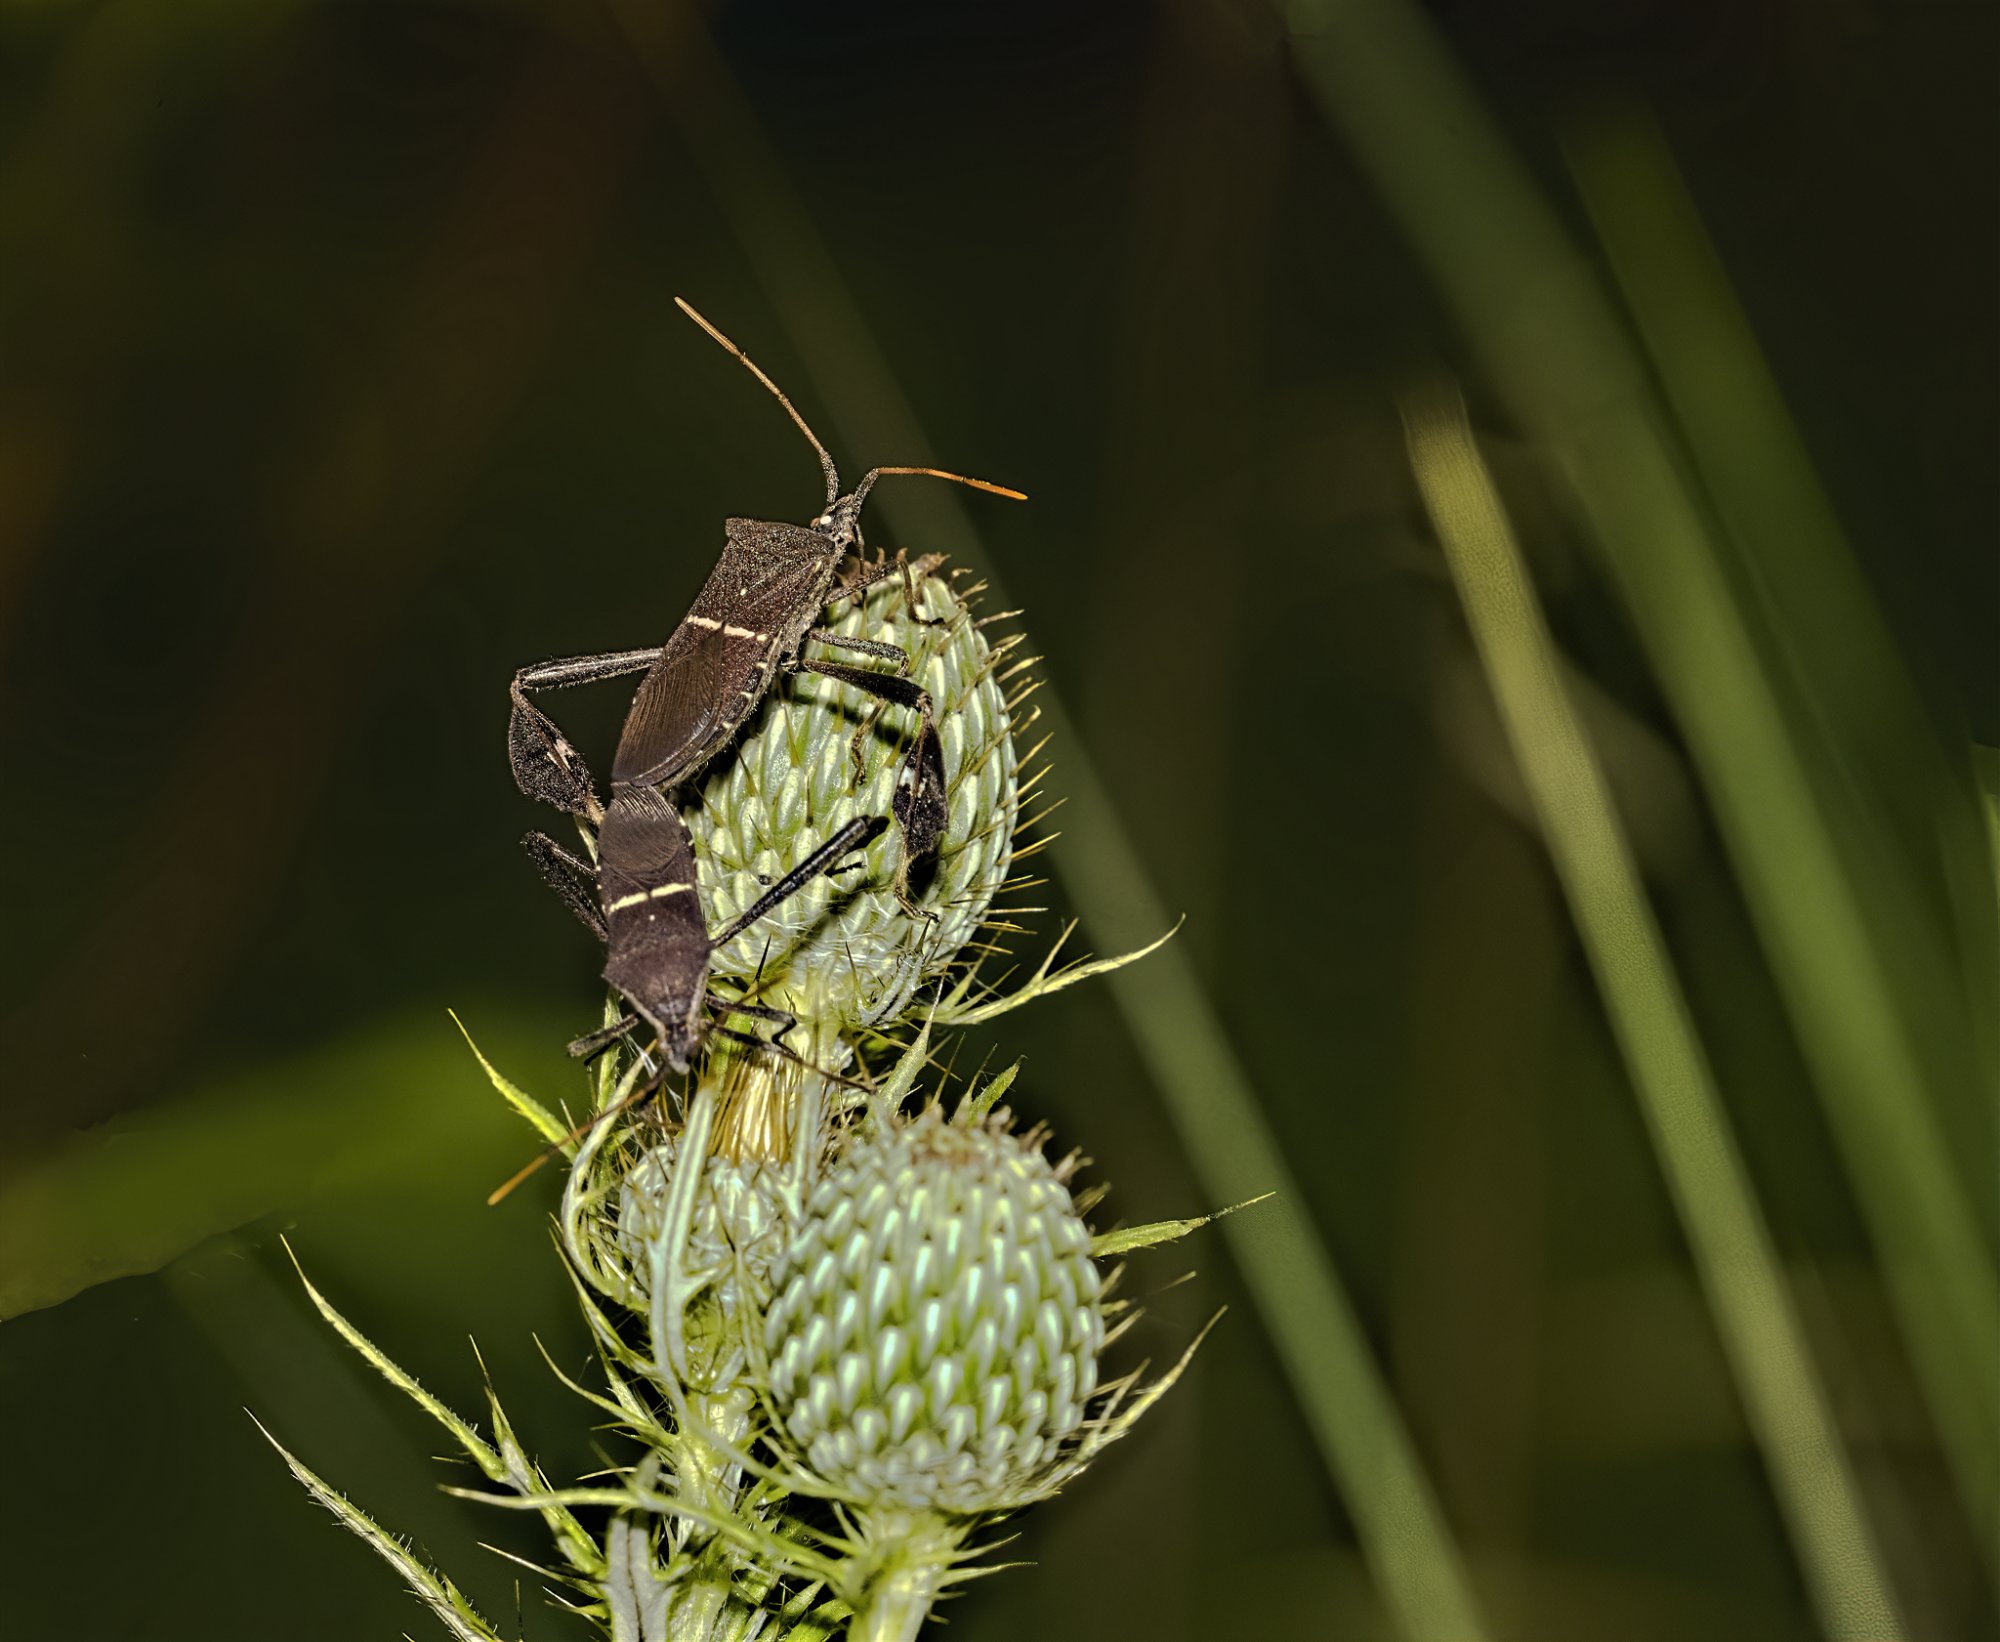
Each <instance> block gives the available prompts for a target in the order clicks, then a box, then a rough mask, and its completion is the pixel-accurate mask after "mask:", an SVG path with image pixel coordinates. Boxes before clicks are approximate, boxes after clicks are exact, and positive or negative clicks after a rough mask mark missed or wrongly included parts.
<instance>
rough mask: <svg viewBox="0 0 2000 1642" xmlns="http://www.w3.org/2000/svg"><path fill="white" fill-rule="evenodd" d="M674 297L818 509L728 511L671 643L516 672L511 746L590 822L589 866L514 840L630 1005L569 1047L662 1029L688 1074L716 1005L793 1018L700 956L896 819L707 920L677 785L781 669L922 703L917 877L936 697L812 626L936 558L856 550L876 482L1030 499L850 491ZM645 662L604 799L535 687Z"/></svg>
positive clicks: (928, 813)
mask: <svg viewBox="0 0 2000 1642" xmlns="http://www.w3.org/2000/svg"><path fill="white" fill-rule="evenodd" d="M674 300H675V302H676V303H677V304H678V305H679V307H680V309H681V311H682V312H683V313H685V314H686V315H687V316H688V317H689V318H690V319H692V320H693V321H694V322H695V323H696V324H697V325H699V326H701V328H702V329H703V330H705V331H706V332H707V333H708V334H709V335H710V336H711V337H713V338H714V339H715V340H716V341H717V342H718V343H720V344H721V345H722V346H723V347H724V348H726V349H727V350H728V351H729V352H730V353H731V354H733V355H735V357H736V358H737V359H738V360H739V361H741V363H742V364H743V365H744V366H745V368H747V369H748V370H749V371H750V373H751V374H752V375H753V376H755V377H756V378H757V380H758V381H759V382H761V383H762V384H763V385H764V387H765V388H767V389H768V390H769V391H770V392H771V394H772V395H773V396H774V397H775V398H776V399H777V401H778V403H779V404H781V405H783V406H784V408H785V411H786V414H787V415H789V416H790V417H791V419H792V421H793V422H794V423H796V424H797V426H798V428H799V430H800V432H802V433H803V434H804V435H805V436H806V439H807V441H808V442H809V443H810V444H811V445H812V447H813V450H814V452H815V453H816V454H817V455H818V457H819V464H820V469H821V471H822V473H823V474H824V475H825V477H826V505H825V507H824V509H823V510H822V511H821V513H820V515H819V517H818V518H816V519H814V520H813V521H812V523H811V524H810V525H806V526H800V525H789V524H776V523H772V522H769V521H765V520H757V519H730V520H728V521H727V523H726V524H725V526H724V542H723V549H722V556H721V558H720V559H719V560H718V561H717V562H716V566H715V569H714V570H713V571H712V572H711V573H710V575H709V578H708V580H707V581H706V582H705V583H704V584H703V586H702V589H701V591H700V593H698V594H697V595H696V596H695V601H694V605H693V607H692V608H691V609H690V610H689V611H688V613H687V614H686V615H685V616H683V617H682V618H681V621H680V625H679V626H678V627H676V628H675V629H674V631H673V634H672V636H671V637H669V638H668V640H667V642H666V643H665V644H664V645H661V646H659V647H657V648H655V649H648V650H622V651H618V652H615V653H612V654H607V655H596V656H577V657H571V658H568V659H565V660H559V661H547V662H542V663H539V664H537V665H535V666H532V667H524V668H522V669H521V670H520V672H518V673H516V674H515V675H514V682H513V687H512V692H511V693H512V701H513V712H512V716H511V718H510V720H509V722H508V727H507V751H508V756H509V759H510V761H511V763H512V765H513V770H514V779H515V781H516V782H517V783H518V784H519V786H520V788H521V790H522V791H523V792H524V793H526V794H527V795H528V796H529V797H531V798H538V799H541V800H542V801H543V802H545V803H548V804H552V805H554V806H555V807H556V808H557V809H560V810H565V811H567V812H568V813H569V814H571V815H574V816H578V817H580V818H581V819H582V820H583V821H584V822H585V823H586V824H587V825H588V826H589V827H591V828H592V829H593V830H594V832H595V837H596V855H597V862H596V866H595V867H594V868H593V867H592V866H591V865H590V864H589V863H587V862H585V861H583V860H581V859H579V858H578V857H577V856H575V855H573V854H571V853H570V852H569V851H567V850H565V849H564V848H562V846H561V845H559V844H557V843H556V842H555V840H554V839H552V838H549V837H548V836H547V835H545V834H543V833H530V834H529V835H528V837H527V838H526V839H525V840H524V842H525V843H526V844H527V847H528V850H529V853H530V854H531V855H532V856H533V857H534V859H535V863H536V865H537V866H538V867H539V868H540V869H541V872H542V875H543V877H544V878H546V879H547V880H548V882H549V884H550V886H551V887H552V888H553V889H554V890H555V891H556V892H557V894H558V895H560V896H561V897H562V899H563V901H564V902H565V903H566V904H567V905H568V906H569V908H570V909H571V911H573V912H574V913H576V915H577V916H578V917H579V918H581V919H582V920H583V922H584V923H585V924H586V925H588V926H589V927H590V928H591V929H592V930H594V931H595V932H596V933H597V935H598V937H599V938H600V939H601V940H603V941H604V943H605V947H606V954H607V955H606V961H605V965H604V977H605V979H606V980H607V981H609V982H610V983H611V985H612V986H613V987H614V988H616V989H617V991H618V992H619V993H620V994H621V995H622V996H623V997H624V998H625V1000H626V1002H627V1003H628V1004H629V1005H630V1006H631V1011H632V1012H631V1013H630V1014H628V1015H626V1016H625V1017H624V1019H622V1020H620V1021H616V1022H614V1023H613V1024H612V1025H610V1026H608V1027H606V1028H605V1029H604V1030H603V1031H602V1032H599V1033H593V1034H591V1035H590V1036H589V1037H587V1038H581V1039H579V1040H578V1041H577V1043H576V1044H575V1045H573V1046H572V1048H573V1049H575V1050H576V1051H577V1052H578V1053H590V1052H594V1051H595V1050H598V1049H601V1048H604V1047H606V1046H608V1045H609V1044H610V1043H612V1042H615V1041H616V1040H617V1039H618V1038H619V1037H621V1036H623V1035H624V1034H626V1033H628V1032H633V1031H636V1030H638V1029H640V1028H641V1026H642V1025H643V1026H646V1027H650V1028H651V1029H652V1031H653V1032H654V1033H655V1035H656V1036H657V1038H658V1042H659V1046H660V1051H661V1054H662V1055H663V1056H664V1058H665V1060H666V1062H667V1064H668V1066H670V1067H672V1068H673V1070H675V1071H676V1072H685V1071H686V1070H687V1069H688V1066H689V1064H690V1063H691V1061H692V1059H693V1057H694V1055H695V1054H696V1053H697V1051H698V1050H699V1049H700V1047H701V1044H702V1042H703V1040H704V1038H705V1037H706V1036H707V1034H708V1033H709V1032H711V1031H716V1032H726V1033H727V1034H728V1035H730V1036H738V1037H740V1036H743V1034H739V1033H736V1032H734V1031H731V1030H730V1029H728V1028H724V1027H721V1026H718V1025H716V1024H715V1022H714V1017H716V1016H718V1015H720V1014H723V1013H727V1014H733V1015H739V1016H745V1017H749V1018H752V1019H763V1020H765V1021H767V1022H772V1023H775V1024H776V1025H777V1027H778V1029H779V1030H778V1034H777V1036H782V1033H783V1030H784V1029H785V1028H786V1027H788V1026H790V1025H791V1024H792V1018H791V1017H790V1016H789V1015H787V1014H786V1013H785V1012H784V1011H782V1010H778V1009H774V1008H772V1007H770V1006H769V1005H765V1004H759V1003H755V1002H753V1001H750V1000H747V999H727V1000H725V999H720V998H717V997H714V996H713V995H711V994H710V992H709V990H708V973H709V961H710V959H711V958H712V957H713V955H714V954H715V952H716V951H717V950H718V949H719V948H720V947H722V946H723V945H724V944H725V943H727V942H728V941H730V940H732V939H734V938H735V937H736V936H737V935H740V934H741V933H743V931H745V930H746V929H748V928H749V927H750V926H751V925H753V924H755V923H756V922H757V921H758V920H759V919H761V918H762V917H764V916H765V915H766V914H767V913H769V912H771V911H773V910H774V909H775V908H776V907H778V906H779V905H780V904H782V903H783V902H784V901H786V900H787V899H789V898H790V897H791V896H792V895H794V894H796V893H797V892H798V891H799V890H800V889H802V888H803V887H804V886H805V885H806V884H808V883H810V882H812V880H813V879H815V878H817V877H819V876H820V875H821V874H822V873H826V872H830V871H833V870H835V869H837V868H838V867H839V866H840V864H841V863H842V862H844V861H845V860H847V858H848V857H849V856H851V855H853V854H854V852H856V851H857V850H861V849H865V848H866V847H867V846H868V845H869V844H871V843H872V842H874V840H875V839H876V838H877V837H879V836H880V835H881V833H882V832H883V831H884V830H885V829H886V828H887V826H888V825H889V819H890V818H889V817H884V816H879V815H875V816H857V817H855V818H854V819H853V820H852V821H850V822H848V823H847V824H846V825H845V826H844V827H842V828H840V829H839V830H838V831H837V832H836V833H834V835H833V836H832V837H830V838H828V839H827V840H826V841H825V842H824V843H823V844H821V845H820V846H819V848H817V849H816V850H814V851H813V852H812V853H811V854H810V855H808V856H807V857H806V858H805V859H804V860H802V861H801V862H799V864H798V865H797V866H796V867H794V868H793V869H792V870H791V871H790V872H788V873H786V874H785V875H784V876H783V877H782V878H781V879H779V880H778V881H777V882H776V883H774V884H773V885H771V887H770V889H769V890H768V891H767V892H766V893H765V894H763V895H762V896H760V897H759V898H758V899H757V900H756V902H755V903H754V904H752V905H751V906H749V907H747V908H745V909H744V911H743V912H742V914H741V915H740V916H738V917H737V918H735V919H733V920H731V921H730V922H729V923H728V924H727V925H726V926H724V927H723V928H722V929H720V930H715V931H711V930H710V929H709V927H708V921H707V917H706V915H705V914H704V913H703V911H702V908H701V897H700V894H699V893H698V891H697V889H696V886H695V860H694V845H693V841H692V839H691V838H690V836H689V833H688V828H687V824H686V822H684V821H683V820H682V819H681V816H680V812H679V810H678V809H676V808H675V805H674V802H673V799H672V797H671V794H672V793H673V791H674V789H676V788H678V787H681V786H684V785H685V784H686V783H688V782H691V781H693V780H695V779H696V778H697V777H698V776H700V775H701V773H702V772H703V771H704V770H705V769H706V768H707V767H708V765H709V764H710V763H711V762H712V761H713V760H714V759H715V757H716V756H717V755H718V754H719V753H721V752H722V751H723V750H724V748H726V747H727V746H728V745H729V743H730V741H731V739H732V738H733V737H734V736H735V734H736V732H737V731H738V730H739V729H741V728H742V726H743V724H744V722H745V721H746V720H747V719H748V718H749V717H750V715H751V714H752V713H753V712H754V711H755V710H756V709H757V706H758V704H759V703H760V702H762V701H763V699H764V697H765V696H766V694H768V693H769V691H770V689H771V687H772V685H773V684H774V683H775V682H776V681H777V679H778V677H779V676H780V675H781V674H784V673H787V672H804V673H816V674H819V675H820V676H822V677H825V678H829V679H833V680H835V681H836V682H838V683H841V684H846V685H852V686H854V687H855V688H857V689H859V690H862V691H865V692H866V693H868V694H870V695H873V696H875V697H876V698H877V699H878V700H881V701H884V702H887V703H890V704H892V705H895V706H898V707H904V708H908V709H910V710H911V711H913V712H914V713H915V714H916V717H917V730H916V733H915V736H914V737H913V739H912V741H911V743H910V747H909V750H908V752H907V754H906V755H905V757H904V761H903V765H902V768H901V769H900V770H899V771H898V774H897V782H896V788H895V792H894V795H893V797H892V798H891V801H890V811H891V815H892V816H893V818H894V821H895V823H896V825H897V827H898V828H899V829H900V831H901V834H902V841H903V866H902V869H901V871H900V872H899V874H898V885H897V889H898V893H899V894H903V893H905V889H906V886H907V885H908V883H909V882H910V881H912V880H913V879H915V880H918V881H921V878H922V876H923V874H924V873H925V872H926V871H927V870H929V868H930V867H932V866H933V865H934V864H935V861H936V857H937V853H938V850H939V846H940V843H941V840H942V838H943V835H944V830H945V824H946V820H947V817H948V814H949V805H948V803H947V796H948V795H947V793H946V790H945V769H944V755H943V751H942V748H941V745H940V742H939V738H938V731H937V720H936V713H935V709H934V707H933V704H932V702H931V699H930V696H929V695H928V693H926V692H925V691H924V690H923V689H922V687H921V686H920V685H919V684H918V683H917V681H916V680H915V679H913V678H911V677H910V676H909V674H908V671H907V669H908V667H909V664H910V658H909V655H908V654H907V652H905V651H904V650H903V649H901V648H900V647H899V646H897V645H893V644H886V643H881V642H878V641H876V640H872V639H864V638H850V637H847V636H845V635H843V634H840V633H836V632H832V631H830V630H828V629H826V628H823V627H821V626H819V625H817V623H818V622H819V620H820V618H821V615H822V613H823V611H824V610H825V609H826V607H827V605H828V604H829V602H832V601H835V600H839V599H855V598H859V597H861V596H862V595H863V594H865V593H866V592H867V591H868V590H869V589H870V588H872V587H874V586H876V585H877V584H878V583H880V582H882V581H883V580H885V579H887V578H889V577H892V576H900V577H902V578H903V579H904V588H905V596H906V597H909V598H911V599H912V601H913V608H914V597H915V594H914V587H915V581H914V578H915V577H916V576H918V575H921V574H923V573H924V572H926V571H928V570H929V569H930V568H931V567H932V566H933V565H935V564H936V563H937V562H938V561H937V560H936V559H935V558H926V559H922V560H918V561H916V562H915V563H914V564H912V563H910V562H909V561H907V560H906V559H905V558H904V557H903V555H901V554H898V555H896V557H894V558H893V559H890V558H877V559H875V560H873V561H867V560H864V559H863V558H862V556H861V550H862V546H863V543H862V536H861V523H860V519H861V508H862V504H863V503H864V502H866V501H867V499H868V492H869V491H870V490H871V489H872V488H873V486H874V484H875V481H876V480H877V479H880V478H883V477H885V476H888V475H891V474H927V475H929V476H931V477H933V478H938V479H950V480H952V481H954V482H955V483H958V484H964V485H971V486H973V487H974V488H975V489H979V490H986V491H991V492H993V493H994V494H995V495H1000V496H1008V497H1012V498H1013V499H1015V500H1016V501H1025V500H1026V498H1025V497H1024V496H1022V494H1021V493H1020V492H1019V491H1016V490H1009V489H1007V488H1005V487H1004V486H1001V485H993V484H988V483H987V482H986V481H985V480H983V479H968V478H966V477H965V476H964V475H963V474H958V473H946V472H943V471H942V470H940V469H938V468H929V467H879V468H875V469H872V470H871V471H870V472H869V473H868V474H867V475H866V476H865V477H864V478H863V479H862V481H861V482H860V483H859V484H858V485H856V486H855V487H854V489H853V490H851V491H849V492H848V493H847V494H846V495H842V494H841V491H840V476H839V474H838V473H837V472H836V471H835V469H834V464H833V458H832V457H831V456H830V455H828V454H827V449H826V447H825V446H824V445H823V444H821V443H820V441H819V439H818V437H817V436H816V435H815V434H814V433H813V431H812V429H811V428H810V427H809V426H807V424H806V420H805V418H804V417H802V416H801V415H800V414H799V413H798V411H797V410H796V409H794V408H793V406H792V402H791V401H790V400H789V399H787V398H786V397H785V396H784V394H783V393H782V392H780V391H779V389H778V386H777V384H776V383H774V382H773V381H772V380H771V379H770V378H769V377H768V376H766V375H765V374H764V373H763V371H761V370H760V369H758V367H757V365H756V364H755V363H754V362H753V361H752V360H751V359H750V357H749V356H748V355H747V354H745V353H744V352H743V350H742V349H741V348H739V347H737V346H736V344H735V343H734V342H731V341H730V340H729V338H728V337H726V336H724V335H723V334H722V333H721V332H720V331H718V330H717V329H716V328H715V327H714V326H713V325H711V324H709V322H708V321H707V320H706V319H704V318H702V316H701V315H700V314H698V313H696V312H695V310H694V309H693V308H692V307H690V306H689V305H688V304H687V303H685V302H682V301H681V300H680V298H678V297H676V298H675V299H674ZM808 644H819V645H824V646H828V647H831V648H836V649H840V650H844V651H847V652H850V653H858V654H861V655H864V656H868V657H871V658H874V659H876V660H878V661H888V662H894V663H896V664H897V665H898V668H899V669H900V670H896V671H891V670H885V669H883V668H881V667H869V666H863V665H857V664H855V663H853V662H845V661H830V660H825V659H822V658H820V657H816V656H808V655H807V654H805V646H806V645H808ZM641 671H643V672H644V673H645V675H646V676H645V678H644V679H642V680H641V681H640V684H639V688H638V691H637V693H636V694H635V695H634V696H633V698H632V706H631V709H630V711H629V712H628V713H627V714H626V718H625V727H624V729H623V731H622V732H621V733H620V735H619V738H618V750H617V753H616V756H615V758H614V759H613V762H612V767H611V796H610V800H609V802H605V801H603V800H601V799H600V798H599V797H598V795H597V790H596V785H595V783H594V782H593V780H592V779H591V774H590V771H589V769H588V767H587V766H586V765H585V763H584V761H583V758H582V757H581V755H580V754H579V753H578V752H577V750H576V748H575V747H573V746H572V745H571V744H570V742H569V740H568V739H567V738H566V737H565V736H564V735H563V734H562V732H561V731H560V730H559V729H558V728H557V727H556V725H555V722H554V721H553V720H552V719H551V718H550V717H549V716H548V715H547V714H546V713H544V712H543V711H542V710H541V709H540V708H539V707H537V706H536V705H535V704H534V703H533V702H532V701H530V700H529V699H528V697H529V693H530V692H532V691H539V690H551V689H561V688H564V687H566V686H570V685H577V684H590V683H596V682H598V681H600V680H605V679H614V678H621V677H625V676H628V675H630V674H632V673H637V672H641ZM749 1041H752V1042H758V1043H764V1044H768V1043H770V1042H772V1041H774V1039H758V1038H751V1039H749ZM780 1047H781V1048H782V1045H780Z"/></svg>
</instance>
